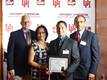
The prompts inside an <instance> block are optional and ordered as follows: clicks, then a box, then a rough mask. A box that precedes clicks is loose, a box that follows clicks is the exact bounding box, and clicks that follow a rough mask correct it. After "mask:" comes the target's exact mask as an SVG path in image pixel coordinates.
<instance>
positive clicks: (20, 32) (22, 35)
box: [19, 30, 27, 44]
mask: <svg viewBox="0 0 107 80" xmlns="http://www.w3.org/2000/svg"><path fill="white" fill-rule="evenodd" d="M19 35H20V37H21V39H22V41H24V43H25V44H27V42H26V39H25V36H24V33H23V31H22V30H20V31H19Z"/></svg>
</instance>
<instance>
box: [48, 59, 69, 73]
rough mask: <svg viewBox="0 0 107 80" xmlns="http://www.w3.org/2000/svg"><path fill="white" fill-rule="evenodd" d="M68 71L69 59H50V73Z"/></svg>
mask: <svg viewBox="0 0 107 80" xmlns="http://www.w3.org/2000/svg"><path fill="white" fill-rule="evenodd" d="M62 67H63V69H64V70H66V69H67V67H68V58H55V57H50V58H49V71H50V72H61V69H62Z"/></svg>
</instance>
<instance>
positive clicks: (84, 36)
mask: <svg viewBox="0 0 107 80" xmlns="http://www.w3.org/2000/svg"><path fill="white" fill-rule="evenodd" d="M87 36H88V33H87V31H86V30H85V31H84V32H83V34H82V36H81V41H86V39H87Z"/></svg>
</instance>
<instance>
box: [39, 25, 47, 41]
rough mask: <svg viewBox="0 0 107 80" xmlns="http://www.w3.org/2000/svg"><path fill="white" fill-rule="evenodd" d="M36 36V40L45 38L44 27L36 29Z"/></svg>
mask: <svg viewBox="0 0 107 80" xmlns="http://www.w3.org/2000/svg"><path fill="white" fill-rule="evenodd" d="M37 38H38V40H43V41H44V40H45V38H46V33H45V30H44V28H42V27H41V28H39V29H38V31H37Z"/></svg>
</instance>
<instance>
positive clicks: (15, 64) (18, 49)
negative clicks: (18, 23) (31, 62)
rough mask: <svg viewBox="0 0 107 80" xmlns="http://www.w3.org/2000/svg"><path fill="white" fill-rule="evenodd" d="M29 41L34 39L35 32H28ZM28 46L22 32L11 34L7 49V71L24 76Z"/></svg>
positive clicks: (26, 66)
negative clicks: (29, 35)
mask: <svg viewBox="0 0 107 80" xmlns="http://www.w3.org/2000/svg"><path fill="white" fill-rule="evenodd" d="M30 33H31V39H34V38H35V32H34V31H32V30H30ZM27 57H28V45H27V42H26V40H25V37H24V33H23V31H22V30H21V29H20V30H17V31H14V32H11V34H10V38H9V42H8V48H7V69H8V70H11V69H14V70H15V74H16V75H19V76H21V75H25V74H26V73H27V68H28V65H27V62H28V61H27Z"/></svg>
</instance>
